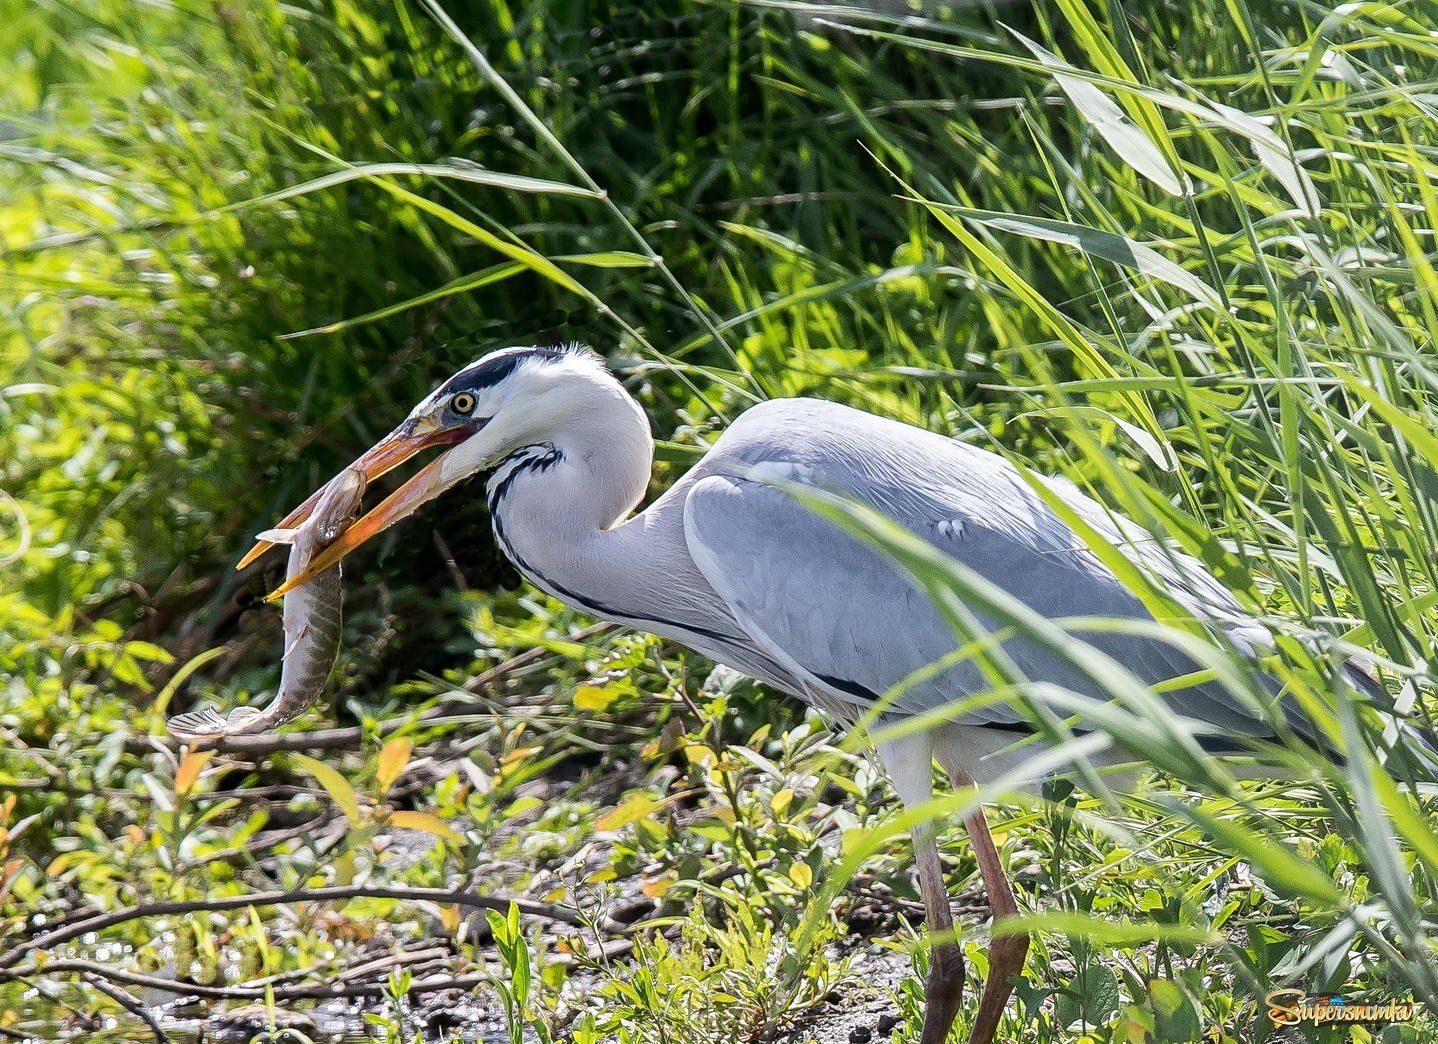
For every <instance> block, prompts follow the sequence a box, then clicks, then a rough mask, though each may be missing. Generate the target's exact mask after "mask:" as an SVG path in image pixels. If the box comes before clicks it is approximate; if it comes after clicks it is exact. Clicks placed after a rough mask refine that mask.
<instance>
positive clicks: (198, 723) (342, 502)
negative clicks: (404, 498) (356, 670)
mask: <svg viewBox="0 0 1438 1044" xmlns="http://www.w3.org/2000/svg"><path fill="white" fill-rule="evenodd" d="M365 485H366V482H365V476H364V472H362V471H359V470H358V469H356V468H346V469H345V470H344V471H342V472H340V473H339V474H338V475H336V476H335V477H334V478H333V479H331V480H330V482H329V484H328V485H327V486H326V487H325V490H324V493H323V494H322V495H321V497H320V500H319V503H317V504H316V505H315V509H314V512H313V513H312V514H311V515H310V517H309V518H307V519H306V520H305V521H304V522H302V523H300V524H299V525H298V526H296V527H295V528H293V529H267V530H265V531H264V532H263V533H260V534H259V537H258V538H259V539H260V540H268V541H269V542H270V543H274V544H288V545H290V558H289V564H288V566H287V568H286V576H289V577H292V576H296V575H298V574H299V573H300V572H301V571H303V570H304V568H305V567H306V566H307V565H308V564H309V563H310V562H311V561H313V560H314V558H315V556H316V555H318V554H319V553H320V552H321V551H323V550H324V549H325V548H326V547H328V546H329V545H330V544H332V543H334V542H335V541H336V540H338V539H339V537H340V535H341V534H342V533H344V531H345V530H346V529H348V528H349V527H350V525H351V524H352V523H353V522H354V520H355V519H356V518H357V517H359V513H360V505H361V501H363V499H364V493H365ZM340 581H341V577H340V565H339V563H338V562H336V563H335V564H334V565H333V566H331V567H330V568H329V569H326V570H325V571H324V572H323V573H320V574H318V575H316V576H315V577H314V578H313V579H311V580H310V581H309V582H308V583H306V584H304V585H302V586H300V587H297V588H295V589H294V590H293V591H291V592H290V593H289V594H287V595H285V603H284V613H283V619H284V628H285V652H284V657H283V659H282V661H281V664H282V665H281V668H280V687H279V690H278V692H276V694H275V698H274V699H273V700H271V701H270V702H269V704H268V705H266V706H265V707H263V708H259V707H236V708H235V709H234V710H232V711H230V713H229V716H228V717H227V716H225V715H223V714H221V713H220V712H219V711H218V710H216V709H214V708H213V707H207V708H204V709H202V710H197V711H190V712H188V713H185V714H177V715H175V716H174V717H173V718H171V719H170V720H169V722H167V723H166V728H168V729H169V732H170V735H171V736H174V737H175V738H176V739H179V740H184V741H197V740H216V739H224V738H228V737H230V736H253V735H257V734H259V733H264V732H272V731H273V730H275V729H277V728H279V727H280V726H281V725H283V724H285V723H286V722H288V721H290V720H292V719H293V718H294V717H295V716H296V715H297V714H299V713H300V712H301V711H303V710H304V709H305V708H307V707H309V706H310V704H312V703H314V702H315V700H316V699H318V698H319V695H320V693H321V692H322V691H323V690H324V687H325V681H326V680H327V679H328V678H329V674H330V671H331V669H333V667H334V664H335V657H336V656H337V655H338V654H339V645H340V615H341V611H342V608H343V603H344V593H343V591H342V589H341V582H340Z"/></svg>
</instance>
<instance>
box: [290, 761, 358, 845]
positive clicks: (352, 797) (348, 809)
mask: <svg viewBox="0 0 1438 1044" xmlns="http://www.w3.org/2000/svg"><path fill="white" fill-rule="evenodd" d="M290 760H291V761H293V762H295V764H297V765H299V766H300V767H301V768H302V769H304V770H305V771H306V772H308V773H309V774H310V775H311V776H313V777H314V779H315V782H316V783H318V784H319V785H320V786H321V787H323V788H324V789H325V793H327V794H329V796H330V797H331V798H332V799H333V800H334V803H335V804H336V805H338V806H339V809H340V811H341V812H343V813H344V815H345V819H347V820H349V824H350V826H353V827H357V826H359V825H360V824H361V823H362V822H363V818H362V817H361V815H360V803H359V794H358V793H356V791H355V788H354V787H352V786H350V784H349V781H348V780H347V779H345V778H344V776H342V775H340V773H339V772H338V771H337V770H336V769H334V768H332V767H330V766H329V765H326V764H325V763H324V762H323V761H320V760H319V759H318V758H312V757H310V756H309V755H308V754H291V755H290Z"/></svg>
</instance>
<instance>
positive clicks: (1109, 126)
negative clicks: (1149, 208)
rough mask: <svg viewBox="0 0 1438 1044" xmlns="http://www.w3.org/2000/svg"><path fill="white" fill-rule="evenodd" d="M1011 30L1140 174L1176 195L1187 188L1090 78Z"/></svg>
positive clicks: (1141, 130) (1158, 152)
mask: <svg viewBox="0 0 1438 1044" xmlns="http://www.w3.org/2000/svg"><path fill="white" fill-rule="evenodd" d="M1009 31H1010V32H1012V33H1013V34H1014V36H1015V37H1017V38H1018V41H1019V42H1020V43H1021V44H1023V45H1024V46H1025V47H1027V48H1028V49H1029V50H1030V51H1032V52H1033V55H1034V57H1035V58H1037V59H1038V60H1039V61H1040V62H1042V63H1043V64H1044V65H1045V66H1047V67H1048V68H1049V69H1051V70H1052V71H1053V77H1054V80H1055V82H1057V83H1058V85H1059V89H1060V90H1062V91H1063V92H1064V94H1066V95H1068V99H1069V101H1071V102H1073V104H1074V108H1076V109H1078V111H1079V114H1080V115H1081V116H1083V118H1084V119H1085V120H1086V121H1087V122H1088V124H1089V126H1091V127H1093V129H1094V131H1095V132H1096V133H1097V134H1098V136H1099V137H1100V138H1102V139H1103V140H1104V141H1105V143H1107V145H1108V147H1109V148H1110V149H1111V150H1112V151H1113V152H1114V154H1115V155H1117V156H1118V158H1119V159H1121V160H1123V162H1125V163H1127V164H1128V165H1129V166H1130V167H1132V168H1133V169H1134V170H1135V171H1137V172H1138V173H1139V174H1141V175H1143V176H1144V177H1145V178H1147V179H1148V180H1149V181H1151V182H1153V183H1154V184H1155V185H1157V186H1158V187H1159V188H1161V189H1163V190H1164V191H1165V192H1168V193H1170V194H1172V195H1175V196H1182V195H1184V192H1185V189H1184V184H1183V182H1182V181H1181V180H1180V179H1179V176H1178V175H1177V174H1175V173H1174V170H1173V167H1172V166H1170V165H1169V162H1168V160H1167V159H1166V158H1165V157H1164V154H1163V152H1162V150H1161V149H1159V147H1158V146H1157V145H1155V144H1154V143H1153V141H1152V140H1150V138H1149V137H1148V135H1147V134H1145V133H1144V131H1143V128H1142V127H1140V126H1138V124H1136V123H1134V122H1133V121H1132V120H1130V119H1129V118H1128V116H1126V115H1125V114H1124V111H1123V109H1122V108H1120V107H1119V105H1118V104H1117V103H1116V102H1115V101H1114V100H1113V99H1112V98H1110V97H1109V96H1108V95H1106V94H1104V92H1103V91H1101V90H1099V88H1098V87H1096V86H1095V85H1094V84H1092V83H1090V82H1089V81H1088V80H1085V79H1080V78H1079V77H1077V76H1073V75H1070V74H1071V73H1075V72H1078V70H1077V69H1075V68H1074V67H1073V66H1072V65H1070V64H1069V63H1068V62H1066V61H1064V60H1063V59H1062V58H1060V57H1059V56H1058V55H1056V54H1054V53H1053V52H1052V51H1048V50H1045V49H1044V48H1043V47H1041V46H1039V45H1038V44H1037V43H1035V42H1034V41H1033V40H1030V39H1029V38H1028V37H1027V36H1025V35H1023V33H1020V32H1015V31H1014V30H1012V29H1010V30H1009Z"/></svg>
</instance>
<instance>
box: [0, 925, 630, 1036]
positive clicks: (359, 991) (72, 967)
mask: <svg viewBox="0 0 1438 1044" xmlns="http://www.w3.org/2000/svg"><path fill="white" fill-rule="evenodd" d="M633 945H634V944H633V942H632V941H631V940H628V939H616V940H611V941H610V942H609V943H606V944H605V946H604V947H603V949H602V951H601V952H602V954H603V956H604V957H606V958H609V959H613V958H615V957H618V956H621V955H623V954H624V953H627V952H628V951H629V950H630V949H632V948H633ZM571 961H572V958H571V959H570V961H559V960H558V959H556V963H570V962H571ZM429 963H432V962H429V961H426V962H423V963H421V964H417V965H416V967H417V968H423V967H425V966H426V965H427V964H429ZM376 964H377V962H370V964H369V965H367V966H366V969H365V970H366V971H368V972H369V973H370V974H373V973H374V972H375V971H383V970H384V969H383V968H379V967H375V965H376ZM314 970H315V969H312V968H311V969H304V971H305V972H313V971H314ZM355 971H356V969H344V970H343V972H342V974H343V976H344V981H341V982H335V983H331V984H329V985H326V986H286V985H281V984H280V983H278V982H275V981H273V980H274V979H275V978H277V977H276V976H271V977H270V979H265V980H260V983H261V984H260V985H251V986H205V985H202V984H200V983H189V982H181V981H180V980H178V979H163V978H160V977H159V976H157V975H145V974H143V973H141V972H132V971H126V970H125V969H123V968H110V967H107V966H106V965H103V964H97V963H95V962H94V961H83V960H58V961H47V962H46V963H45V966H44V967H43V968H36V967H25V968H22V969H16V970H15V971H12V972H6V971H0V980H3V979H4V978H5V977H7V976H13V977H15V978H20V977H22V976H24V977H34V976H36V975H59V974H65V973H70V972H78V973H79V974H81V975H83V976H85V977H86V978H87V979H88V978H89V977H91V976H94V977H98V978H103V979H109V980H111V981H113V982H121V983H124V984H125V985H127V986H136V987H139V988H141V989H150V990H158V991H160V992H162V993H169V994H173V995H174V996H176V997H195V998H201V999H206V1000H265V999H267V998H270V997H273V998H274V999H275V1000H276V1001H278V1002H280V1003H284V1002H288V1001H297V1000H334V999H337V998H353V997H377V996H380V995H382V994H385V993H387V992H388V991H389V984H388V983H386V982H380V981H375V980H370V981H368V982H357V981H355V979H354V977H353V976H354V975H355ZM287 974H290V975H291V976H293V975H295V974H296V973H287ZM493 981H494V972H493V971H490V972H481V973H476V974H472V975H460V976H454V977H448V978H440V977H433V978H428V979H419V980H417V981H415V982H413V983H412V984H411V986H410V990H411V992H414V993H433V992H437V991H439V990H449V989H459V988H464V987H469V986H483V985H487V984H489V983H491V982H493ZM26 1039H28V1038H26Z"/></svg>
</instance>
